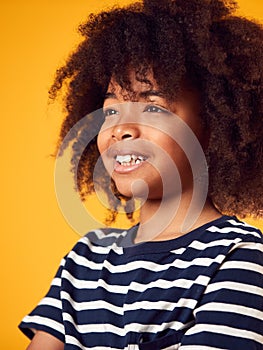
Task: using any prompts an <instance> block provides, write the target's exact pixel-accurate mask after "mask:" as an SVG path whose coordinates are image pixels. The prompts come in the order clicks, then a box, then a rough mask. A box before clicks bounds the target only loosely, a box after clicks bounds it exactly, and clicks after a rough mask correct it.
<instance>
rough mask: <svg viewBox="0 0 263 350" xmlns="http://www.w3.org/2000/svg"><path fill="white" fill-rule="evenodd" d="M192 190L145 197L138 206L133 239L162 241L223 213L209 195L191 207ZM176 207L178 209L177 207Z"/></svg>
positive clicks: (180, 234)
mask: <svg viewBox="0 0 263 350" xmlns="http://www.w3.org/2000/svg"><path fill="white" fill-rule="evenodd" d="M191 199H192V192H191V191H188V192H186V193H183V194H182V195H181V198H180V197H178V196H169V197H167V198H162V200H149V199H148V200H147V201H146V202H145V203H144V204H143V206H142V207H141V210H140V225H139V229H138V233H137V236H136V242H137V243H139V242H143V241H161V240H169V239H173V238H177V237H180V236H182V235H184V234H186V233H188V232H190V231H192V230H194V229H196V228H198V227H200V226H202V225H204V224H206V223H208V222H210V221H213V220H215V219H217V218H219V217H221V216H222V214H221V213H220V212H219V211H218V210H217V209H216V208H215V207H214V206H213V204H212V203H211V201H210V200H209V199H206V201H205V203H204V204H202V205H201V203H200V205H196V206H195V207H192V208H191V209H190V210H191V213H190V217H189V208H190V205H191ZM176 208H178V209H177V211H176Z"/></svg>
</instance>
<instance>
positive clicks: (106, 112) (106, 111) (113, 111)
mask: <svg viewBox="0 0 263 350" xmlns="http://www.w3.org/2000/svg"><path fill="white" fill-rule="evenodd" d="M116 114H119V112H118V111H116V109H113V108H107V109H104V111H103V115H104V117H105V118H106V117H110V116H113V115H116Z"/></svg>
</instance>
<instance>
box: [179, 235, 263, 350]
mask: <svg viewBox="0 0 263 350" xmlns="http://www.w3.org/2000/svg"><path fill="white" fill-rule="evenodd" d="M195 320H196V322H195V325H194V326H193V327H191V328H190V329H189V330H188V331H187V332H186V333H185V336H184V337H183V339H182V344H181V347H180V349H182V350H186V349H187V350H194V349H208V348H209V349H228V350H236V349H246V350H252V349H253V350H260V349H261V350H262V348H263V244H262V243H260V242H258V243H256V242H243V243H239V244H237V245H236V246H235V248H234V249H233V250H232V251H231V252H230V254H229V255H228V256H227V258H226V260H225V261H224V263H223V264H222V265H221V267H220V268H219V269H218V271H217V272H216V274H215V276H214V277H213V279H212V280H211V283H209V285H208V286H207V288H206V291H205V293H204V295H203V298H202V300H201V301H200V302H199V304H198V306H197V308H196V310H195Z"/></svg>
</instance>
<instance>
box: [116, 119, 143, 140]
mask: <svg viewBox="0 0 263 350" xmlns="http://www.w3.org/2000/svg"><path fill="white" fill-rule="evenodd" d="M139 135H140V130H139V127H138V125H137V124H136V123H129V124H126V123H125V124H117V125H115V126H114V127H113V129H112V138H113V139H114V140H116V141H123V140H126V139H127V140H128V139H129V140H132V139H136V138H138V137H139Z"/></svg>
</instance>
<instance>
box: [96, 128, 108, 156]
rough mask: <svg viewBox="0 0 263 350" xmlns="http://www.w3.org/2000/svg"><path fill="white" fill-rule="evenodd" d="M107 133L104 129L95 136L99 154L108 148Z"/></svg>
mask: <svg viewBox="0 0 263 350" xmlns="http://www.w3.org/2000/svg"><path fill="white" fill-rule="evenodd" d="M107 140H108V135H107V132H106V131H100V132H99V133H98V137H97V146H98V149H99V152H100V154H102V153H103V152H105V151H106V149H107V148H108V141H107Z"/></svg>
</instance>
